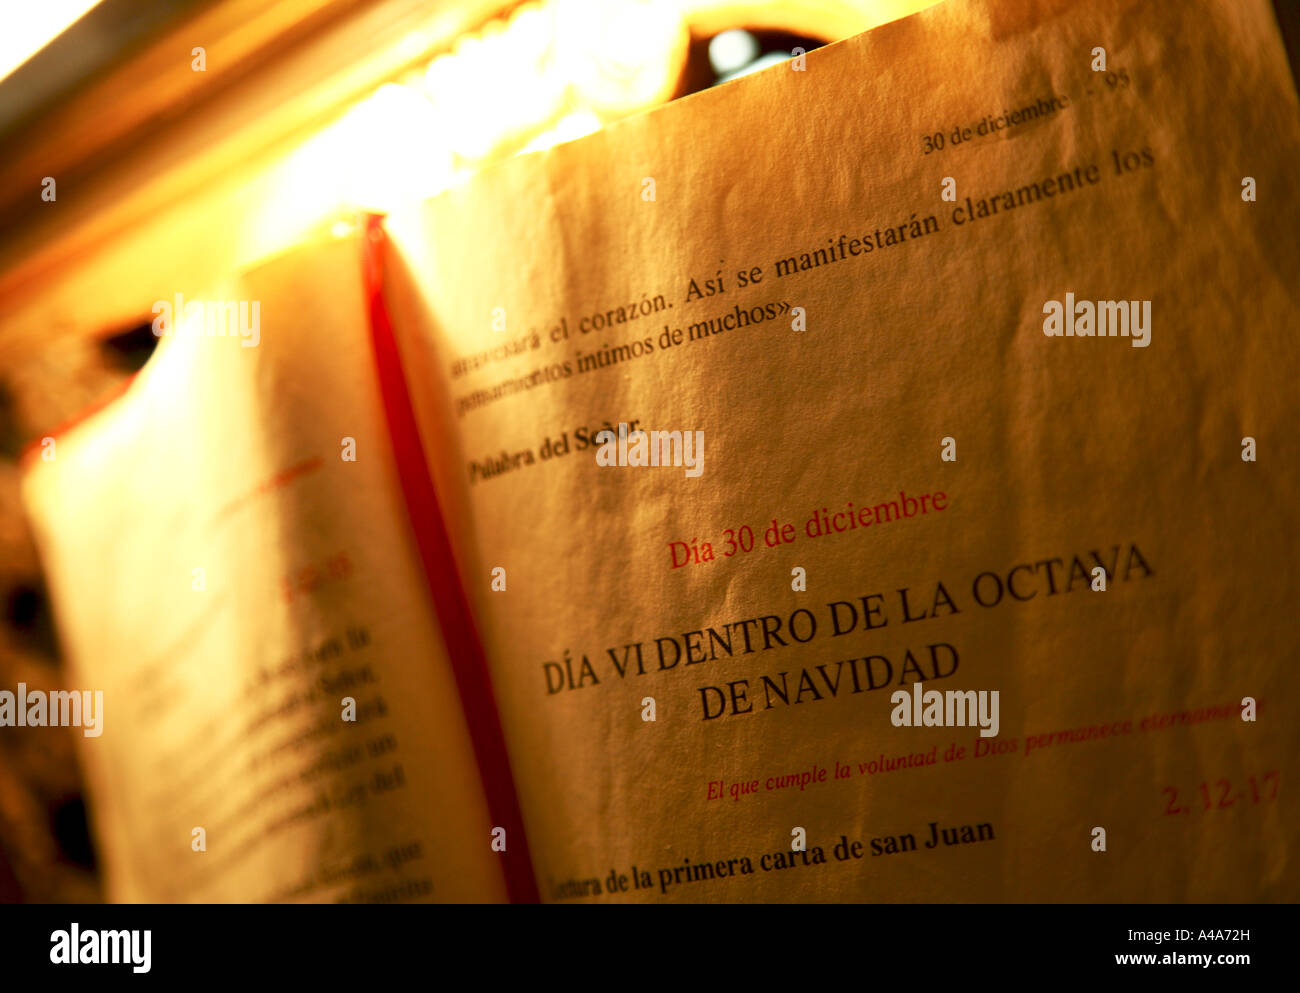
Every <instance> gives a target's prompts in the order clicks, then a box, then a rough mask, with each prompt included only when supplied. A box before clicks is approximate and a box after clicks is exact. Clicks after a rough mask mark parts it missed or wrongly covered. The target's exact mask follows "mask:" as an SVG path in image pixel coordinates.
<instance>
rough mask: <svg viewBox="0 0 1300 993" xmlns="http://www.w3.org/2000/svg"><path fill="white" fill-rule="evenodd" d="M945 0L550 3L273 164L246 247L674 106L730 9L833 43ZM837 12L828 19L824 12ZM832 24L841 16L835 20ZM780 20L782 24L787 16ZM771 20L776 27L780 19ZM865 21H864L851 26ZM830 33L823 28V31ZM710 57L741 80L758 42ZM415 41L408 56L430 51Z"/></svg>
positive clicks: (390, 205)
mask: <svg viewBox="0 0 1300 993" xmlns="http://www.w3.org/2000/svg"><path fill="white" fill-rule="evenodd" d="M934 2H936V0H815V2H812V3H809V2H806V0H780V2H778V0H749V2H738V0H542V2H533V3H526V4H524V5H522V6H520V7H517V8H515V9H514V10H513V11H511V12H510V13H509V14H508V15H506V16H503V17H501V18H498V19H497V20H494V21H492V22H490V23H489V24H487V25H485V26H484V27H483V28H482V29H481V30H479V31H478V32H476V33H475V34H473V35H467V36H464V37H462V38H460V39H459V40H458V41H457V42H456V45H455V47H454V48H453V49H452V51H450V52H446V53H443V54H440V55H438V56H437V57H435V58H432V59H431V60H430V61H429V63H428V64H427V65H424V66H418V67H417V68H416V69H415V70H413V71H411V72H409V73H408V74H407V75H406V76H404V77H403V78H401V79H400V80H399V81H397V82H393V83H389V84H386V85H384V86H382V87H380V88H379V89H378V90H377V91H376V92H375V93H373V94H372V95H370V96H369V97H368V98H366V99H364V100H362V101H359V102H358V103H356V104H354V105H353V106H352V107H350V108H349V109H348V110H347V111H346V112H345V113H343V114H342V115H341V116H340V117H338V118H337V119H336V120H335V121H334V122H333V123H332V124H329V125H327V126H326V127H324V128H323V129H321V130H320V131H318V132H316V133H315V134H314V135H312V136H311V137H309V138H307V139H306V140H305V141H303V142H302V143H301V144H299V145H298V146H296V147H295V148H294V149H293V150H292V151H290V152H288V153H286V154H284V155H282V156H281V157H280V158H279V159H278V160H277V161H275V162H274V163H272V164H270V165H269V166H268V168H267V170H266V172H265V174H264V175H263V176H261V177H260V178H259V182H258V184H257V190H256V191H255V192H254V193H252V194H251V198H252V199H254V200H256V207H255V209H253V210H250V211H247V212H246V213H244V215H243V216H244V217H245V221H244V224H245V225H246V229H245V230H244V231H242V232H241V242H242V244H243V245H244V246H245V247H246V248H247V249H248V250H249V251H250V252H251V253H252V256H251V257H261V255H262V254H263V252H261V251H258V249H263V248H264V247H265V246H267V245H276V246H281V245H287V244H291V243H292V242H293V241H294V240H295V239H297V238H299V237H301V236H302V235H304V234H305V233H307V232H308V231H310V230H311V229H313V228H314V227H315V226H317V225H318V224H319V223H320V222H321V220H322V219H324V218H326V217H329V216H331V215H335V214H337V213H338V212H339V211H340V210H341V209H347V208H362V209H372V210H382V211H393V210H396V209H398V208H399V207H400V206H402V205H403V204H405V203H409V202H411V201H413V200H419V199H423V198H426V197H430V196H434V195H436V194H438V193H440V192H442V191H443V190H445V189H447V188H448V187H450V186H452V185H454V184H455V183H457V182H460V181H462V180H463V179H465V178H467V177H468V176H471V175H473V174H474V173H475V172H477V171H479V170H480V169H482V168H483V167H485V166H487V165H489V164H491V163H492V162H496V161H500V160H501V159H504V158H507V157H509V156H511V155H516V154H524V153H528V152H535V151H539V150H541V149H545V148H549V147H551V146H552V145H556V144H559V143H561V142H565V141H572V140H574V139H577V138H581V137H583V136H584V135H587V134H590V133H592V132H593V131H596V130H598V129H599V128H600V127H602V126H603V125H604V124H607V123H609V122H611V121H614V120H617V119H619V118H620V117H625V116H627V115H629V114H634V113H637V112H639V111H642V110H646V109H648V108H650V107H654V106H657V105H658V104H661V103H664V102H666V101H667V100H669V99H671V97H672V95H673V92H674V90H675V88H676V85H677V81H678V80H679V79H680V78H681V75H682V72H683V70H684V68H685V65H686V58H687V49H688V44H689V40H690V37H691V32H692V30H697V29H698V25H697V23H696V22H697V21H702V22H704V23H711V20H715V19H717V18H718V17H720V16H721V13H720V12H722V11H728V12H729V13H728V14H727V18H728V19H729V20H730V25H731V26H733V27H734V26H735V25H737V24H741V23H746V15H745V13H744V12H745V11H746V10H748V11H749V15H748V16H749V17H752V18H756V19H757V21H758V22H761V23H763V24H772V23H776V24H778V25H784V26H785V27H787V28H789V29H791V30H793V29H800V30H803V31H805V32H806V33H808V34H811V35H814V36H819V37H825V38H828V39H833V38H836V37H840V36H842V32H840V33H837V32H836V31H835V30H831V29H830V28H831V26H832V25H837V26H838V27H839V28H841V29H845V28H846V26H847V28H852V27H855V26H856V27H857V28H858V29H863V28H865V27H869V26H871V25H872V24H875V23H879V22H880V21H883V20H888V19H890V18H892V17H897V16H902V15H903V14H906V13H911V12H913V11H914V10H917V9H921V8H923V7H926V6H930V5H931V4H933V3H934ZM828 12H829V13H828ZM832 14H833V15H834V16H832ZM778 15H779V16H778ZM774 19H775V20H774ZM855 19H856V20H855ZM822 23H825V24H826V25H827V30H818V25H819V24H822ZM716 40H717V42H718V45H717V46H716V48H717V51H716V52H713V51H712V50H711V55H713V56H714V57H716V58H719V59H721V61H722V63H724V64H725V65H727V66H735V69H734V70H733V71H734V73H735V74H741V73H744V72H748V71H753V70H754V69H757V68H763V67H764V66H765V65H767V64H769V63H770V62H772V61H774V60H775V61H779V60H780V58H782V56H780V55H777V54H773V53H769V54H768V55H767V56H764V57H763V58H760V59H757V60H754V59H753V56H754V53H755V50H756V42H755V40H754V38H753V36H752V35H749V34H747V33H746V32H743V31H732V32H728V33H726V34H722V35H719V36H718V38H717V39H716ZM427 44H428V42H427V36H426V35H425V34H424V33H423V32H421V31H416V32H413V33H412V34H411V35H410V36H409V37H408V38H406V39H404V40H403V42H402V43H401V45H400V47H401V49H402V50H403V51H409V52H410V53H412V55H413V56H415V55H416V53H418V52H421V51H427Z"/></svg>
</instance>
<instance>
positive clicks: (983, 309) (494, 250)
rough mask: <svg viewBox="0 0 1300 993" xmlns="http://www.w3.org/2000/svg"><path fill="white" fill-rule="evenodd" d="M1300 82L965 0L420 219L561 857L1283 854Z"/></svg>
mask: <svg viewBox="0 0 1300 993" xmlns="http://www.w3.org/2000/svg"><path fill="white" fill-rule="evenodd" d="M1099 50H1104V58H1105V69H1104V71H1103V70H1101V69H1100V68H1098V65H1099V63H1098V62H1097V59H1098V57H1099V54H1101V53H1100V52H1099ZM1296 122H1297V107H1296V97H1295V92H1294V89H1293V87H1292V83H1291V80H1290V76H1289V74H1288V71H1287V68H1286V64H1285V59H1284V55H1283V51H1282V48H1281V45H1280V42H1279V40H1278V36H1277V30H1276V26H1275V24H1274V22H1273V19H1272V14H1271V11H1270V9H1269V7H1268V5H1267V4H1266V3H1264V2H1262V0H1249V2H1237V0H1231V2H1229V0H1195V2H1186V3H1176V4H1174V3H1156V2H1138V0H1101V2H1087V3H1083V2H1080V3H1070V2H1065V0H1060V2H1052V0H1042V2H1020V3H979V2H962V0H954V2H951V3H948V4H945V5H941V6H939V7H936V8H932V9H930V10H928V11H926V12H924V13H922V14H919V15H917V16H914V17H912V18H909V19H907V20H904V21H900V22H896V23H892V24H889V25H887V26H884V27H882V28H880V29H878V30H876V31H873V32H871V33H869V34H867V35H863V36H860V37H857V38H853V39H850V40H848V41H845V42H843V43H840V44H837V45H833V46H831V47H829V48H827V49H825V50H820V51H817V52H813V53H811V54H809V55H808V56H807V57H806V63H804V64H798V65H797V64H795V63H791V64H787V65H784V66H779V67H776V68H774V69H771V70H768V71H766V72H763V73H761V74H758V75H756V76H753V77H750V78H747V79H744V80H741V81H739V82H736V83H733V84H729V85H726V86H723V87H721V88H719V89H717V90H714V91H710V92H705V93H702V94H698V95H695V96H692V97H690V98H687V99H686V100H684V101H681V102H680V103H677V104H674V105H671V106H668V107H666V108H663V109H661V110H659V111H656V112H654V113H651V114H648V115H646V116H643V117H640V118H637V119H634V120H630V121H626V122H622V123H619V124H616V125H614V126H612V127H609V128H607V129H605V130H604V131H602V132H600V133H598V134H596V135H594V136H592V137H590V138H587V139H584V140H582V141H580V142H577V143H574V144H571V145H565V146H560V147H558V148H555V149H553V150H551V151H548V152H545V153H541V154H538V155H534V156H530V157H527V158H524V159H519V160H516V161H514V162H512V163H509V164H507V165H506V166H504V167H502V168H500V169H497V170H495V171H493V172H491V173H489V174H487V175H485V176H483V177H481V178H480V179H479V180H478V181H476V182H473V183H471V184H469V185H467V186H466V187H464V188H461V189H458V190H455V191H452V192H450V193H448V194H446V195H444V196H442V197H440V198H437V199H435V200H433V201H431V202H429V203H428V204H426V205H425V206H423V207H422V208H421V209H420V210H419V211H418V212H412V213H410V214H406V215H401V216H397V217H393V218H391V231H392V237H393V242H394V246H395V248H394V251H393V252H392V257H391V260H390V261H391V269H392V271H391V273H390V286H389V297H390V301H391V303H392V309H393V312H394V319H395V322H396V324H397V327H398V330H399V333H400V334H401V335H402V336H403V339H404V342H405V345H404V348H405V351H406V362H407V366H408V369H409V371H410V375H411V377H412V379H413V381H414V382H415V384H416V388H415V391H414V392H415V393H416V402H417V406H418V413H419V416H420V418H421V422H422V424H423V428H424V433H425V441H426V445H427V449H428V455H429V459H430V461H431V462H432V463H433V464H434V465H435V466H436V469H435V474H436V476H437V482H438V485H439V488H440V490H441V493H442V495H443V500H444V505H445V506H446V507H447V508H449V509H448V513H449V514H450V516H451V520H452V526H453V530H455V531H456V533H457V534H458V536H459V544H458V553H457V554H458V556H459V559H460V567H461V570H462V575H463V578H464V581H465V583H466V586H467V588H468V589H469V591H470V595H471V597H472V598H473V599H474V602H475V604H476V610H477V612H478V615H479V617H480V620H481V625H480V626H481V629H482V633H483V637H484V639H485V641H486V647H487V651H488V655H489V657H490V659H491V661H492V674H493V678H494V681H495V683H496V690H497V695H498V699H499V703H500V707H501V713H502V719H503V722H504V725H505V730H506V734H507V738H508V743H509V746H510V753H511V758H512V761H513V764H514V767H515V775H516V778H517V781H518V783H519V789H520V797H521V803H522V807H523V812H524V816H525V821H526V824H527V828H528V831H529V841H530V843H531V845H532V850H533V853H534V859H535V863H536V869H537V875H538V879H539V884H540V886H541V889H542V893H543V895H544V897H546V898H548V899H560V900H563V899H595V900H620V901H626V900H667V901H749V900H775V899H788V900H827V899H856V900H872V901H947V900H995V901H1003V900H1034V901H1054V900H1118V901H1150V900H1194V901H1208V900H1215V901H1222V900H1260V899H1262V900H1282V899H1294V898H1295V897H1296V895H1297V893H1300V876H1298V875H1297V868H1296V865H1297V860H1296V843H1297V839H1296V835H1295V825H1296V824H1297V823H1300V806H1298V805H1297V799H1296V797H1297V792H1296V788H1295V776H1296V774H1297V772H1300V768H1298V767H1297V762H1296V757H1297V754H1298V753H1300V730H1297V728H1298V726H1300V725H1298V724H1297V717H1298V716H1300V714H1297V704H1296V695H1295V686H1296V677H1295V667H1296V665H1297V662H1298V661H1300V659H1298V658H1297V651H1296V648H1295V639H1294V635H1293V632H1292V630H1291V622H1292V620H1293V618H1294V616H1295V589H1296V566H1295V562H1296V560H1297V557H1298V555H1300V547H1297V544H1298V541H1300V538H1298V535H1300V529H1297V520H1296V511H1295V503H1294V494H1295V490H1296V481H1297V479H1296V468H1297V455H1298V454H1300V453H1298V452H1297V446H1296V440H1295V437H1296V432H1295V424H1296V415H1297V413H1298V409H1297V408H1298V406H1300V405H1298V404H1297V401H1296V396H1297V393H1296V385H1295V384H1296V380H1297V375H1298V374H1300V362H1298V361H1297V350H1296V347H1295V343H1294V334H1295V332H1296V328H1297V318H1298V317H1300V308H1298V307H1297V297H1296V294H1297V289H1296V287H1297V286H1300V267H1298V266H1297V252H1296V241H1295V230H1296V221H1297V210H1296V207H1297V200H1296V192H1295V189H1294V183H1293V179H1294V162H1295V161H1296V156H1297V153H1300V143H1298V142H1297V126H1296ZM949 180H951V182H949ZM945 192H947V193H948V194H949V198H945V197H944V194H945ZM1085 302H1086V304H1085ZM1107 302H1111V305H1108V304H1107ZM1130 304H1131V305H1130ZM1121 320H1123V321H1125V322H1126V323H1125V324H1124V325H1123V327H1122V329H1121V326H1120V323H1119V322H1120V321H1121ZM1103 322H1105V323H1104V324H1103ZM1099 327H1100V328H1103V329H1105V330H1109V331H1111V332H1113V333H1112V334H1109V335H1104V336H1098V335H1097V331H1098V328H1099ZM1121 330H1122V331H1123V333H1122V334H1121V333H1119V332H1120V331H1121ZM1089 331H1091V332H1092V334H1091V335H1089V334H1088V332H1089ZM1047 332H1052V333H1050V334H1049V333H1047ZM1056 332H1059V334H1057V333H1056ZM620 424H626V425H629V429H628V430H630V431H631V430H635V429H637V428H640V429H645V430H655V431H678V432H683V435H682V436H681V437H680V438H679V439H677V440H678V441H679V442H682V444H681V445H680V446H679V447H677V448H673V447H671V445H673V444H675V443H674V442H670V443H669V444H670V447H668V448H666V449H664V450H663V451H664V460H665V461H670V462H671V461H676V463H677V464H676V465H669V466H655V467H649V466H640V465H637V464H636V462H637V461H638V455H636V454H629V453H630V451H632V450H635V449H637V445H638V443H637V441H636V438H635V436H633V437H632V438H629V439H628V441H627V442H625V443H623V444H622V445H617V444H616V445H615V446H614V450H613V451H612V452H609V453H607V454H609V455H611V456H612V458H613V460H614V461H615V462H616V463H621V464H615V465H601V464H598V458H597V452H598V449H597V446H596V444H595V441H594V439H595V437H596V434H597V432H598V431H600V430H601V429H602V427H609V428H612V429H613V430H614V431H615V432H617V431H618V429H619V428H618V426H619V425H620ZM696 432H699V434H698V435H697V434H696ZM687 438H689V439H691V440H692V441H693V442H695V444H694V446H693V448H692V450H691V451H690V452H689V453H688V452H686V451H685V447H684V441H685V439H687ZM629 463H630V464H629ZM497 569H503V570H504V575H505V576H506V577H508V582H507V585H506V587H505V588H504V589H499V588H498V589H496V590H494V589H493V588H492V577H493V570H497ZM1102 583H1104V588H1103V586H1102ZM918 683H919V686H918ZM899 690H902V691H903V698H904V704H903V705H901V706H900V705H897V704H896V703H895V702H894V699H893V695H894V694H895V693H896V692H897V691H899ZM929 691H940V692H942V693H943V694H945V695H944V696H943V698H942V703H941V704H940V707H939V710H937V711H936V710H932V709H931V707H930V698H929V697H927V696H926V695H925V694H926V693H927V692H929ZM948 691H960V692H961V693H963V694H965V693H966V692H969V693H970V694H971V696H970V697H966V696H964V695H963V696H962V697H960V698H958V699H957V700H956V702H957V703H963V704H964V703H965V701H967V700H969V705H970V708H971V709H970V712H969V714H967V715H966V718H968V719H965V718H963V719H964V721H965V723H964V724H963V725H962V726H953V724H954V722H956V721H957V719H958V718H961V717H962V714H963V712H962V710H960V709H959V708H957V707H956V706H955V705H954V698H953V696H949V695H947V694H948ZM995 692H996V693H997V694H998V696H997V698H996V700H997V703H996V704H995V703H994V699H995V698H994V697H993V696H991V694H992V693H995ZM913 694H916V696H915V698H914V697H913ZM954 695H955V694H954ZM1247 697H1249V698H1250V699H1251V700H1252V701H1253V706H1254V709H1253V712H1252V710H1251V708H1250V707H1243V706H1242V701H1243V699H1244V698H1247ZM977 700H978V704H977V702H976V701H977ZM652 703H653V708H654V714H653V716H654V719H653V720H649V719H647V718H648V717H649V716H650V710H649V708H650V706H651V704H652ZM903 716H907V718H908V721H907V724H905V725H904V724H900V723H897V722H900V721H901V720H902V717H903ZM913 717H916V718H919V719H920V720H919V723H920V724H921V726H911V725H912V724H913V720H912V718H913ZM995 717H996V720H995V719H994V718H995ZM1244 717H1250V718H1253V719H1250V720H1248V719H1243V718H1244ZM972 725H977V726H972ZM990 732H996V733H990ZM801 840H803V841H804V845H805V848H804V851H797V850H792V848H793V849H797V848H798V847H799V842H800V841H801Z"/></svg>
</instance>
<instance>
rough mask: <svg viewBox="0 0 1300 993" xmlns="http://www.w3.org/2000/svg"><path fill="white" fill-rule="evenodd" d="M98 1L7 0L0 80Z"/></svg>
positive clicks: (0, 40)
mask: <svg viewBox="0 0 1300 993" xmlns="http://www.w3.org/2000/svg"><path fill="white" fill-rule="evenodd" d="M98 3H99V0H39V2H37V0H32V2H22V0H6V2H5V4H4V12H3V14H0V19H2V20H3V23H2V24H0V81H2V80H4V78H5V77H6V76H8V75H9V74H10V73H12V72H13V71H14V70H15V69H17V68H18V67H19V66H21V65H22V64H23V63H24V62H26V61H27V60H28V59H30V58H31V57H32V56H33V55H35V54H36V53H37V52H39V51H40V50H41V49H42V48H44V47H45V46H46V45H48V44H49V43H50V42H52V41H53V40H54V39H55V38H57V37H58V36H59V35H61V34H62V33H63V32H64V31H66V30H67V29H68V28H69V27H71V26H72V25H73V24H74V23H76V21H77V20H78V19H80V18H81V17H82V16H83V15H84V14H85V13H86V12H87V11H89V10H90V9H91V8H92V7H94V6H96V5H97V4H98Z"/></svg>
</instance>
